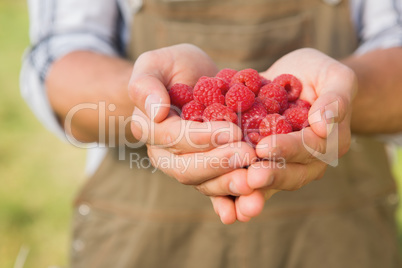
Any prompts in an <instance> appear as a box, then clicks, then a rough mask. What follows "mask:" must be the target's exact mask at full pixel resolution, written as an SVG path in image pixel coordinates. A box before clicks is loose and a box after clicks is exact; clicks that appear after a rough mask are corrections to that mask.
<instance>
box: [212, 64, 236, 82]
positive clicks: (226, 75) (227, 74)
mask: <svg viewBox="0 0 402 268" xmlns="http://www.w3.org/2000/svg"><path fill="white" fill-rule="evenodd" d="M236 73H237V71H236V70H234V69H229V68H225V69H222V70H220V71H219V72H218V73H217V74H216V76H215V77H216V78H220V79H222V80H223V81H225V82H226V83H228V85H229V84H230V82H231V81H232V77H233V76H234V75H235V74H236Z"/></svg>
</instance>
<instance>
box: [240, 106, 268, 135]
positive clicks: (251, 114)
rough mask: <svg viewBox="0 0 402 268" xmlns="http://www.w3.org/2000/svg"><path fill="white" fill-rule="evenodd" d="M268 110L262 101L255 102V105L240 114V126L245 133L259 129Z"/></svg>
mask: <svg viewBox="0 0 402 268" xmlns="http://www.w3.org/2000/svg"><path fill="white" fill-rule="evenodd" d="M267 114H268V113H267V110H266V109H265V106H264V104H262V103H261V102H258V101H256V102H254V104H253V106H251V108H250V109H249V110H248V111H247V112H244V113H242V114H241V115H240V119H241V120H240V126H241V129H242V130H243V133H245V134H246V133H250V132H256V131H258V129H259V127H260V123H261V121H262V119H264V118H265V117H266V116H267Z"/></svg>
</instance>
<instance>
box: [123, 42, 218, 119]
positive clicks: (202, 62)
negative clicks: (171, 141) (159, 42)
mask: <svg viewBox="0 0 402 268" xmlns="http://www.w3.org/2000/svg"><path fill="white" fill-rule="evenodd" d="M216 72H217V67H216V65H215V64H214V62H213V61H212V60H211V59H210V58H209V57H208V56H207V54H205V52H203V51H202V50H201V49H199V48H197V47H196V46H193V45H189V44H180V45H175V46H171V47H166V48H162V49H157V50H153V51H149V52H145V53H143V54H141V56H140V57H138V59H137V61H136V62H135V65H134V69H133V73H132V77H131V79H130V83H129V96H130V98H131V99H132V101H133V102H134V105H135V106H136V107H138V108H139V109H140V110H141V111H142V112H144V113H145V114H147V116H148V117H149V118H150V119H151V120H152V121H154V122H161V121H162V120H163V119H165V118H166V116H167V115H168V113H169V109H170V99H169V94H168V92H167V89H168V88H169V87H171V86H172V85H173V84H175V83H184V84H188V85H192V86H194V84H195V82H196V81H197V80H198V78H199V77H201V76H203V75H207V76H213V75H215V74H216Z"/></svg>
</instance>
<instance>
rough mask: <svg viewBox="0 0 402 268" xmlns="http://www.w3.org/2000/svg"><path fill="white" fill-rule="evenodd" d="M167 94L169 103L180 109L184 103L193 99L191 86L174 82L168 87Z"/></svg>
mask: <svg viewBox="0 0 402 268" xmlns="http://www.w3.org/2000/svg"><path fill="white" fill-rule="evenodd" d="M169 96H170V102H171V104H172V105H174V106H177V107H179V108H180V109H181V108H182V107H183V105H184V104H186V103H188V102H190V101H192V100H193V88H192V87H190V86H188V85H185V84H180V83H176V84H174V85H173V86H172V87H171V88H170V90H169Z"/></svg>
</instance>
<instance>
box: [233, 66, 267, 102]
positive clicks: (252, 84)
mask: <svg viewBox="0 0 402 268" xmlns="http://www.w3.org/2000/svg"><path fill="white" fill-rule="evenodd" d="M234 84H243V85H245V86H246V87H248V88H249V89H250V90H251V91H252V92H253V93H254V94H255V95H256V96H257V94H258V91H259V90H260V88H261V78H260V74H259V73H258V72H257V71H256V70H254V69H244V70H241V71H239V72H237V73H236V74H235V75H234V76H233V78H232V81H231V83H230V85H231V86H232V85H234Z"/></svg>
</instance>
